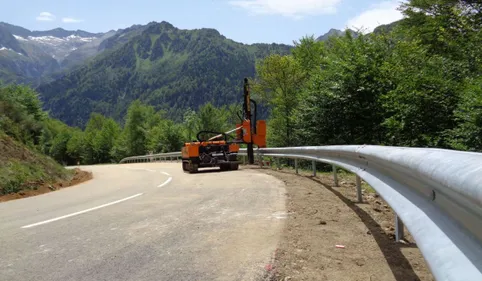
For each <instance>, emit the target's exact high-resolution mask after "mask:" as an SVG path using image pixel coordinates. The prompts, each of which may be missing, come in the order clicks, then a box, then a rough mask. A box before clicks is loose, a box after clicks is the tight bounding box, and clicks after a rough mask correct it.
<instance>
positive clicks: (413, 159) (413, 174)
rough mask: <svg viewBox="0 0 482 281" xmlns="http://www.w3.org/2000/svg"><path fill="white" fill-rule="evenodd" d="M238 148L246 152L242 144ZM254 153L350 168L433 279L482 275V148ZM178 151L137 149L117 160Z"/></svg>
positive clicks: (321, 148) (267, 150)
mask: <svg viewBox="0 0 482 281" xmlns="http://www.w3.org/2000/svg"><path fill="white" fill-rule="evenodd" d="M239 154H240V155H243V156H245V155H246V150H245V149H241V150H240V152H239ZM255 154H256V156H257V157H258V159H259V160H261V159H262V157H275V158H289V159H294V160H295V168H296V170H298V160H310V161H312V162H313V164H314V163H316V162H322V163H327V164H331V165H333V171H334V173H333V174H334V180H335V186H337V177H336V174H337V173H336V169H337V167H341V168H343V169H346V170H348V171H351V172H353V173H355V174H356V175H357V194H358V200H359V201H362V196H361V195H362V194H361V179H363V180H364V181H366V182H367V183H368V184H369V185H370V186H372V187H373V188H374V189H375V191H376V192H377V193H378V194H379V195H380V196H381V197H382V198H383V199H384V200H385V201H386V202H387V203H388V204H389V205H390V207H391V208H392V209H393V210H394V212H395V213H396V217H395V220H396V224H395V225H396V236H397V240H399V239H400V238H401V237H402V236H403V223H404V224H405V225H406V227H407V229H408V230H409V231H410V233H411V234H412V236H413V238H414V239H415V241H416V243H417V245H418V247H419V249H420V251H421V252H422V255H423V256H424V258H425V260H426V262H427V265H428V266H429V268H430V270H431V271H432V273H433V275H434V277H435V279H436V280H467V281H469V280H470V281H473V280H482V153H473V152H461V151H454V150H444V149H430V148H405V147H386V146H370V145H367V146H359V145H344V146H314V147H286V148H264V149H258V150H255ZM180 156H181V153H180V152H172V153H163V154H154V155H144V156H134V157H128V158H125V159H122V160H121V163H130V162H136V161H139V162H141V161H142V162H143V161H158V160H167V159H168V158H171V159H178V158H179V157H180ZM258 163H260V164H261V163H263V162H262V161H258ZM313 167H315V166H314V165H313ZM313 173H314V174H316V169H315V168H313ZM402 222H403V223H402Z"/></svg>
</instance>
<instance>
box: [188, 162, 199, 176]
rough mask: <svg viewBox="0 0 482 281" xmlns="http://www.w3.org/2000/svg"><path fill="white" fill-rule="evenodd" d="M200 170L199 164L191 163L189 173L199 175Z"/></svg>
mask: <svg viewBox="0 0 482 281" xmlns="http://www.w3.org/2000/svg"><path fill="white" fill-rule="evenodd" d="M198 168H199V166H198V164H193V163H191V165H190V167H189V172H190V173H191V174H194V173H197V171H198Z"/></svg>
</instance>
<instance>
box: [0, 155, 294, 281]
mask: <svg viewBox="0 0 482 281" xmlns="http://www.w3.org/2000/svg"><path fill="white" fill-rule="evenodd" d="M80 168H81V169H83V170H86V171H91V172H92V173H93V176H94V178H93V179H92V180H90V181H88V182H85V183H82V184H79V185H76V186H73V187H69V188H64V189H61V190H58V191H55V192H50V193H46V194H43V195H39V196H34V197H29V198H24V199H19V200H13V201H8V202H4V203H0V241H1V243H0V280H2V281H4V280H5V281H16V280H22V281H23V280H62V281H67V280H262V279H263V277H264V276H265V275H266V274H267V268H268V269H269V266H270V263H271V262H272V258H273V255H274V252H275V250H276V247H277V244H278V242H279V240H280V235H281V230H282V229H283V226H284V223H285V220H284V219H285V218H286V209H285V208H286V207H285V192H286V191H285V186H284V183H283V182H282V181H280V180H278V179H276V178H275V177H273V176H270V175H267V174H264V173H261V172H257V171H253V170H238V171H228V172H218V171H206V172H204V171H202V170H201V171H200V172H199V173H197V174H187V173H184V172H183V171H182V169H181V164H180V163H142V164H126V165H98V166H82V167H80Z"/></svg>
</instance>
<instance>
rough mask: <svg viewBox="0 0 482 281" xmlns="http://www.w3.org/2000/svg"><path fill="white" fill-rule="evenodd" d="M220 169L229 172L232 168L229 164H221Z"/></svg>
mask: <svg viewBox="0 0 482 281" xmlns="http://www.w3.org/2000/svg"><path fill="white" fill-rule="evenodd" d="M219 168H221V171H227V170H229V168H230V167H229V164H221V165H220V166H219Z"/></svg>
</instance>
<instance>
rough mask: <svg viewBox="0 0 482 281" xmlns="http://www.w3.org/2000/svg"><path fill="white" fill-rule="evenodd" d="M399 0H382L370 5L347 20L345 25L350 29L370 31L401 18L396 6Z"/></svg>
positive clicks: (398, 4)
mask: <svg viewBox="0 0 482 281" xmlns="http://www.w3.org/2000/svg"><path fill="white" fill-rule="evenodd" d="M400 4H401V2H400V1H396V0H391V1H384V2H381V3H378V4H376V5H374V6H372V8H371V9H369V10H366V11H364V12H362V13H361V14H359V15H358V16H356V17H354V18H352V19H350V20H349V21H348V22H347V24H346V25H347V27H348V28H351V29H355V30H357V29H360V31H363V32H372V31H373V30H374V29H375V27H377V26H379V25H382V24H389V23H392V22H394V21H397V20H399V19H402V18H403V15H402V13H401V12H400V11H398V10H397V8H398V7H399V6H400Z"/></svg>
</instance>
